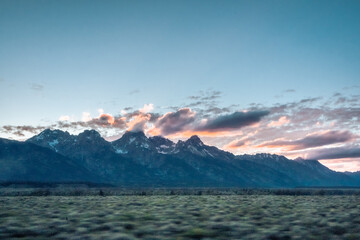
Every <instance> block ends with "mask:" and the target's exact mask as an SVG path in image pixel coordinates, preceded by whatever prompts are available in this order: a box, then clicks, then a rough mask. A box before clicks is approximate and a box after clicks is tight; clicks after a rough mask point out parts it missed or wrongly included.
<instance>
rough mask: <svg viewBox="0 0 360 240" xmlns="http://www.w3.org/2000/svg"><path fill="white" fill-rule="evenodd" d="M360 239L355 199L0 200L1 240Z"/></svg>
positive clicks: (359, 209) (359, 207) (359, 214)
mask: <svg viewBox="0 0 360 240" xmlns="http://www.w3.org/2000/svg"><path fill="white" fill-rule="evenodd" d="M17 238H21V239H124V240H125V239H360V196H274V195H226V196H224V195H223V196H214V195H202V196H194V195H191V196H185V195H183V196H181V195H175V196H169V195H168V196H164V195H158V196H106V197H102V196H45V197H44V196H42V197H38V196H18V197H0V239H17Z"/></svg>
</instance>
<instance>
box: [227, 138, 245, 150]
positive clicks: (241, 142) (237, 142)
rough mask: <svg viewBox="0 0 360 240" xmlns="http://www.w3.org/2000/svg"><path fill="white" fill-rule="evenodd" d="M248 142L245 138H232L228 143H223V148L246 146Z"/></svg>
mask: <svg viewBox="0 0 360 240" xmlns="http://www.w3.org/2000/svg"><path fill="white" fill-rule="evenodd" d="M249 143H250V142H249V141H248V140H246V139H241V140H234V141H232V142H230V143H229V144H227V145H225V146H224V148H225V149H233V148H241V147H245V146H248V145H249Z"/></svg>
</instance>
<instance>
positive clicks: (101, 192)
mask: <svg viewBox="0 0 360 240" xmlns="http://www.w3.org/2000/svg"><path fill="white" fill-rule="evenodd" d="M99 196H102V197H104V196H105V194H104V192H103V191H102V190H101V189H100V191H99Z"/></svg>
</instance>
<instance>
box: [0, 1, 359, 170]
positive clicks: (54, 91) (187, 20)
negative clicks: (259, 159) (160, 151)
mask: <svg viewBox="0 0 360 240" xmlns="http://www.w3.org/2000/svg"><path fill="white" fill-rule="evenodd" d="M359 12H360V2H359V1H349V0H345V1H340V0H339V1H332V0H326V1H321V0H319V1H307V0H301V1H277V0H272V1H261V0H255V1H254V0H248V1H240V0H238V1H230V0H228V1H199V0H198V1H196V0H195V1H185V0H184V1H120V0H119V1H110V0H107V1H84V0H78V1H66V0H64V1H54V0H46V1H45V0H44V1H40V0H22V1H19V0H9V1H8V0H0V112H1V117H0V137H3V138H10V139H16V140H25V139H27V138H29V137H31V136H33V135H35V134H38V133H40V132H41V131H42V130H44V129H46V128H52V129H61V130H64V131H65V130H66V131H69V132H70V133H73V134H78V133H79V132H81V131H83V130H84V129H90V128H91V129H96V130H97V131H99V132H100V133H101V134H102V136H103V137H104V138H106V139H107V140H109V141H110V140H114V139H117V138H119V137H121V135H122V134H123V133H124V132H125V131H127V130H130V131H138V130H142V131H145V133H146V134H147V135H148V136H152V135H162V136H165V137H168V138H170V139H172V140H174V141H177V140H179V139H186V138H188V137H190V136H191V135H193V134H197V135H199V136H200V137H201V139H203V141H204V142H205V143H207V144H210V145H214V146H217V147H219V148H221V149H224V150H226V151H231V152H233V153H235V154H244V153H248V154H255V153H260V152H268V153H274V154H282V155H285V156H287V157H289V158H291V159H294V158H297V157H302V158H305V159H319V160H321V163H323V164H324V165H326V166H328V167H329V168H331V169H334V170H337V171H358V170H360V140H359V135H360V128H359V126H360V124H359V123H360V67H359V66H360V14H359Z"/></svg>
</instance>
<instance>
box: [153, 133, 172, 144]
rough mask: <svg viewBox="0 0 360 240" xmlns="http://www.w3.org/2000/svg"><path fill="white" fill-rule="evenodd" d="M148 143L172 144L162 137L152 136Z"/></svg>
mask: <svg viewBox="0 0 360 240" xmlns="http://www.w3.org/2000/svg"><path fill="white" fill-rule="evenodd" d="M149 139H150V141H152V142H154V143H161V144H164V143H165V144H174V142H173V141H171V140H170V139H168V138H165V137H163V136H160V135H158V136H153V137H149Z"/></svg>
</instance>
